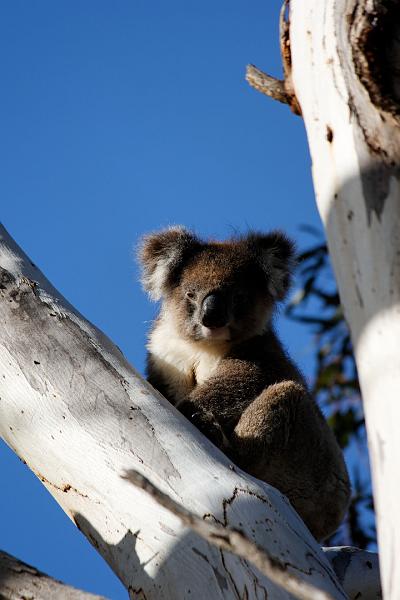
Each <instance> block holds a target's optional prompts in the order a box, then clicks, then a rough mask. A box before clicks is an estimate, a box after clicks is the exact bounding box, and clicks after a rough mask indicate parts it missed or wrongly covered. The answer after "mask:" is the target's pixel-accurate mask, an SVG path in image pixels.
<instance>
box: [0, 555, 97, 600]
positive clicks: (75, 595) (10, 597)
mask: <svg viewBox="0 0 400 600" xmlns="http://www.w3.org/2000/svg"><path fill="white" fill-rule="evenodd" d="M0 598H1V599H2V600H20V599H21V598H26V599H28V598H32V599H34V598H38V599H39V598H40V600H53V599H54V598H58V600H106V599H105V597H104V596H96V595H94V594H89V593H88V592H83V591H82V590H77V589H76V588H73V587H71V586H69V585H66V584H65V583H61V581H57V580H56V579H53V578H52V577H49V576H48V575H46V574H45V573H42V571H38V569H36V568H35V567H31V566H30V565H27V564H26V563H24V562H22V561H21V560H18V559H17V558H15V557H14V556H11V555H10V554H7V552H2V551H0Z"/></svg>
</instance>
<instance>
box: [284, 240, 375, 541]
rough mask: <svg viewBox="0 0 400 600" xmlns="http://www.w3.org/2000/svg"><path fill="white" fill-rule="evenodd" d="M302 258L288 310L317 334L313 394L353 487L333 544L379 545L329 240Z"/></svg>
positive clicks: (358, 399) (356, 384)
mask: <svg viewBox="0 0 400 600" xmlns="http://www.w3.org/2000/svg"><path fill="white" fill-rule="evenodd" d="M298 260H299V263H298V268H297V281H298V289H297V292H296V293H295V295H294V297H293V298H292V300H291V302H290V303H289V305H288V307H287V309H286V314H287V316H288V317H289V318H291V319H293V320H295V321H298V322H300V323H303V324H304V325H306V326H307V327H309V328H310V329H311V330H312V332H313V333H314V341H315V377H314V384H313V388H312V392H313V394H314V396H315V397H316V399H317V401H318V403H319V404H320V406H321V408H322V410H323V412H324V414H325V415H326V417H327V419H328V422H329V424H330V426H331V427H332V429H333V430H334V432H335V435H336V438H337V440H338V442H339V444H340V446H341V447H342V448H343V451H344V453H345V457H346V462H347V465H348V469H349V473H350V477H351V480H352V487H353V494H352V500H351V505H350V507H349V510H348V513H347V516H346V519H345V522H344V523H343V525H342V526H341V528H340V529H339V530H338V532H336V533H335V534H334V535H333V536H332V537H331V539H330V540H328V541H327V543H328V544H329V545H346V544H351V545H355V546H358V547H359V548H368V549H373V548H375V546H376V531H375V519H374V508H373V499H372V491H371V477H370V471H369V462H368V447H367V441H366V432H365V422H364V414H363V406H362V401H361V394H360V387H359V382H358V375H357V367H356V363H355V360H354V354H353V346H352V343H351V338H350V333H349V329H348V327H347V324H346V321H345V319H344V315H343V311H342V307H341V305H340V298H339V294H338V290H337V286H336V282H335V278H334V275H333V272H332V269H331V265H330V259H329V254H328V250H327V247H326V244H325V243H317V244H315V245H314V246H312V247H310V248H309V249H307V250H306V251H305V252H303V253H301V254H300V255H299V256H298Z"/></svg>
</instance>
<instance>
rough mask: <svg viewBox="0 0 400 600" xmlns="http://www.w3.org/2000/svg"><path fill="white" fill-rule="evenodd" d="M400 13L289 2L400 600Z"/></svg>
mask: <svg viewBox="0 0 400 600" xmlns="http://www.w3.org/2000/svg"><path fill="white" fill-rule="evenodd" d="M399 36H400V11H399V4H398V2H397V1H394V0H323V1H322V0H291V2H290V48H291V61H292V73H291V82H290V83H291V85H290V87H291V89H292V91H293V92H294V95H295V97H296V100H297V105H298V106H299V107H300V110H301V113H302V116H303V118H304V123H305V126H306V129H307V135H308V140H309V145H310V152H311V157H312V172H313V178H314V186H315V191H316V196H317V203H318V208H319V211H320V214H321V217H322V220H323V223H324V225H325V228H326V233H327V238H328V245H329V251H330V254H331V256H332V259H333V263H334V268H335V272H336V276H337V281H338V286H339V290H340V296H341V300H342V304H343V306H344V310H345V314H346V318H347V321H348V323H349V326H350V329H351V333H352V338H353V342H354V346H355V353H356V362H357V367H358V372H359V377H360V383H361V389H362V394H363V400H364V409H365V416H366V424H367V432H368V442H369V447H370V454H371V460H372V475H373V487H374V497H375V508H376V515H377V525H378V540H379V549H380V563H381V572H382V578H383V592H384V597H385V598H387V599H393V600H395V599H396V600H397V599H398V598H400V570H399V567H398V565H397V560H396V558H397V556H398V555H399V553H400V516H399V507H400V476H399V472H400V470H399V469H400V435H399V422H400V350H399V348H400V180H399V173H400V171H399V165H400V120H399V116H400V103H399V99H400V71H399V65H400V41H399V40H400V37H399Z"/></svg>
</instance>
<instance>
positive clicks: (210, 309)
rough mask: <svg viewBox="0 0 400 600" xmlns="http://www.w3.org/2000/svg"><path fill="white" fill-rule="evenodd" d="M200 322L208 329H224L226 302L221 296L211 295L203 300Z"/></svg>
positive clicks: (226, 317) (226, 315) (226, 313)
mask: <svg viewBox="0 0 400 600" xmlns="http://www.w3.org/2000/svg"><path fill="white" fill-rule="evenodd" d="M201 322H202V324H203V325H204V326H205V327H209V328H210V329H213V328H217V327H224V326H225V325H226V324H227V322H228V312H227V309H226V302H225V300H224V298H223V297H222V295H221V294H217V293H213V294H209V295H208V296H206V297H205V298H204V300H203V306H202V311H201Z"/></svg>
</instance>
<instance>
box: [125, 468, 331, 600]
mask: <svg viewBox="0 0 400 600" xmlns="http://www.w3.org/2000/svg"><path fill="white" fill-rule="evenodd" d="M125 477H126V479H127V480H128V481H130V482H131V483H133V484H134V485H136V486H137V487H139V488H140V489H142V490H145V491H146V492H147V493H148V494H150V496H151V497H152V498H154V499H155V500H156V501H157V502H158V504H160V505H161V506H163V507H164V508H166V509H167V510H169V511H171V512H172V513H173V514H174V515H176V516H177V517H178V518H179V519H180V520H181V521H182V523H184V524H185V525H187V526H188V527H190V528H191V529H193V531H195V532H196V533H198V534H199V535H200V536H201V537H202V538H204V539H205V540H207V541H208V542H210V543H211V544H214V545H215V546H217V547H218V548H221V549H222V550H228V551H229V552H232V553H233V554H236V555H237V556H240V557H241V558H243V559H245V560H247V561H249V562H251V563H253V564H254V565H255V566H256V567H257V568H258V569H259V570H260V571H261V572H262V573H264V575H266V576H267V577H268V578H269V579H270V580H271V581H274V582H275V583H276V584H277V585H279V586H280V587H282V588H283V589H284V590H286V591H287V592H289V593H290V594H293V595H294V596H295V597H296V598H299V600H333V599H332V596H331V594H328V593H327V592H324V591H323V590H320V589H318V588H317V587H315V586H314V585H312V584H310V583H307V582H306V581H304V580H302V579H301V578H300V577H297V576H296V575H294V574H293V573H291V572H290V571H289V570H288V568H287V565H286V564H285V563H284V562H281V561H279V560H277V559H276V558H274V557H273V556H271V555H270V554H269V553H268V552H266V550H264V548H261V547H260V546H257V544H255V543H254V542H252V541H251V540H250V539H249V538H248V537H247V535H246V534H245V533H244V532H243V531H241V530H240V529H233V528H232V527H226V526H223V525H220V524H218V523H209V522H207V521H204V519H201V518H200V517H198V516H197V515H195V514H194V513H193V512H191V511H189V510H187V509H186V508H184V507H183V506H181V505H180V504H178V503H177V502H175V501H174V500H172V498H170V497H169V496H168V494H164V493H163V492H161V490H159V489H158V488H157V487H156V486H155V485H153V484H152V483H151V481H149V479H147V478H146V477H144V476H143V475H141V474H140V473H138V472H137V471H128V472H127V473H126V476H125Z"/></svg>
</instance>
